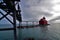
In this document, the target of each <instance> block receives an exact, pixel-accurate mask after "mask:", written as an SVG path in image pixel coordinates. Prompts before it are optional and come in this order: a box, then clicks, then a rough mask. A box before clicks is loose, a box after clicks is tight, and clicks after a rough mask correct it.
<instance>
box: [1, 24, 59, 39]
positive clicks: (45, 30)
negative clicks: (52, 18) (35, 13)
mask: <svg viewBox="0 0 60 40" xmlns="http://www.w3.org/2000/svg"><path fill="white" fill-rule="evenodd" d="M8 27H12V25H8V24H7V25H2V24H0V28H8ZM13 33H14V32H13V30H9V31H0V40H14V34H13ZM17 37H18V40H27V39H28V38H31V39H34V40H60V23H54V24H50V25H48V26H45V27H40V26H39V27H34V28H24V29H21V28H20V29H18V28H17Z"/></svg>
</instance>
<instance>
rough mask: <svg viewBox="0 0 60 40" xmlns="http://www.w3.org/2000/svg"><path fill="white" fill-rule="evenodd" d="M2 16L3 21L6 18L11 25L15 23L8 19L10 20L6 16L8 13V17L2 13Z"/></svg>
mask: <svg viewBox="0 0 60 40" xmlns="http://www.w3.org/2000/svg"><path fill="white" fill-rule="evenodd" d="M1 14H2V15H3V17H1V18H0V20H1V19H3V18H4V17H5V18H6V19H7V20H8V21H9V22H10V23H12V24H13V22H12V21H11V20H10V19H8V18H7V17H6V16H7V15H8V13H7V14H6V15H4V14H3V13H1Z"/></svg>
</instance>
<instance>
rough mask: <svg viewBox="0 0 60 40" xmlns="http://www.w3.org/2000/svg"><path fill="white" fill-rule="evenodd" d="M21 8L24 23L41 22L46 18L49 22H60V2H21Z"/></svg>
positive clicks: (50, 0) (30, 0)
mask: <svg viewBox="0 0 60 40" xmlns="http://www.w3.org/2000/svg"><path fill="white" fill-rule="evenodd" d="M20 6H21V15H22V20H23V21H39V20H40V19H41V18H42V17H43V16H45V17H46V19H47V20H48V21H53V22H56V23H58V22H60V0H21V3H20ZM0 15H1V14H0ZM4 20H6V19H3V20H2V21H0V23H1V22H2V23H3V22H5V21H4ZM7 23H8V22H7Z"/></svg>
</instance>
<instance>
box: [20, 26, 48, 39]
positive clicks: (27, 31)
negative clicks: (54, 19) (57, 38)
mask: <svg viewBox="0 0 60 40" xmlns="http://www.w3.org/2000/svg"><path fill="white" fill-rule="evenodd" d="M47 32H48V27H47V26H45V27H34V28H24V29H19V40H30V39H31V40H33V39H34V40H41V39H42V40H47V39H48V36H47V35H48V34H47Z"/></svg>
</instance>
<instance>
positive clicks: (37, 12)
mask: <svg viewBox="0 0 60 40" xmlns="http://www.w3.org/2000/svg"><path fill="white" fill-rule="evenodd" d="M21 6H22V12H23V13H22V16H23V19H24V20H39V18H40V17H42V16H46V17H47V18H49V17H52V16H53V14H52V13H50V12H51V11H52V6H53V5H52V3H51V0H24V1H22V0H21Z"/></svg>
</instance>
